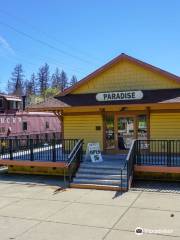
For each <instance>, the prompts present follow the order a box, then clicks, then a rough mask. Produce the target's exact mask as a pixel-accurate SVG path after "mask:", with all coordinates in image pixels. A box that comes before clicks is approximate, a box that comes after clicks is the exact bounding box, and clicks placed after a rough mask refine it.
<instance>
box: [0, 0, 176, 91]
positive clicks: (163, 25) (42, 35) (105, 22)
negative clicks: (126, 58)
mask: <svg viewBox="0 0 180 240" xmlns="http://www.w3.org/2000/svg"><path fill="white" fill-rule="evenodd" d="M179 9H180V1H178V0H171V1H170V0H158V1H157V0H156V1H155V0H151V1H150V0H149V1H143V0H134V1H133V0H131V1H130V0H126V1H122V0H111V1H108V0H106V1H105V0H98V1H97V0H86V1H84V0H76V1H75V0H69V1H68V0H46V1H44V0H31V1H23V0H13V1H12V0H6V1H1V4H0V90H4V89H5V88H6V82H7V80H8V79H9V78H10V74H11V72H12V70H13V68H14V66H15V65H16V64H18V63H22V65H23V68H24V71H25V75H26V78H29V76H30V74H31V73H32V72H35V73H36V72H37V70H38V68H39V67H40V66H41V65H42V64H43V63H45V62H47V63H48V64H49V65H50V69H51V72H53V71H54V69H55V68H56V67H59V68H60V69H64V70H65V71H66V72H67V74H68V76H69V77H71V76H72V74H75V75H76V76H77V77H78V79H81V78H82V77H83V76H85V75H87V74H88V73H90V72H92V71H93V70H95V69H96V68H97V67H100V66H101V65H102V64H104V63H106V62H107V61H109V60H110V59H112V58H113V57H115V56H117V55H118V54H120V53H121V52H124V53H126V54H129V55H132V56H134V57H136V58H139V59H141V60H143V61H146V62H148V63H151V64H153V65H156V66H158V67H161V68H163V69H165V70H168V71H170V72H172V73H174V74H177V75H180V44H179V43H180V31H179V26H180V14H179Z"/></svg>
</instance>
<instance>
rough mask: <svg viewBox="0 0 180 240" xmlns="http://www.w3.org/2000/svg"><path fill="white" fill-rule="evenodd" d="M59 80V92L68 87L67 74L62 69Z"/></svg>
mask: <svg viewBox="0 0 180 240" xmlns="http://www.w3.org/2000/svg"><path fill="white" fill-rule="evenodd" d="M60 82H61V89H60V90H61V92H62V91H64V89H65V88H67V87H68V77H67V74H66V73H65V72H64V71H63V70H62V71H61V73H60Z"/></svg>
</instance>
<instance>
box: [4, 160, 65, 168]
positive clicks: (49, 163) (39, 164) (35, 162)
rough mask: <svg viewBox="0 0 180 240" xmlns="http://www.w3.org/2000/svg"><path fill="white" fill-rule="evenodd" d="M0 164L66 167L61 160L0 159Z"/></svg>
mask: <svg viewBox="0 0 180 240" xmlns="http://www.w3.org/2000/svg"><path fill="white" fill-rule="evenodd" d="M0 165H4V166H24V167H57V168H66V167H67V165H66V163H63V162H38V161H27V160H26V161H22V160H19V161H18V160H0Z"/></svg>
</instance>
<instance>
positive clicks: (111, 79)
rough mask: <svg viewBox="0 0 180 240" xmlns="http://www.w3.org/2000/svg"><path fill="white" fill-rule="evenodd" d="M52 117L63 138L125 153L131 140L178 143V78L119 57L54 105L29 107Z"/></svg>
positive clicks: (179, 115)
mask: <svg viewBox="0 0 180 240" xmlns="http://www.w3.org/2000/svg"><path fill="white" fill-rule="evenodd" d="M30 110H31V111H33V110H36V111H37V110H39V111H53V112H54V113H55V114H56V115H58V116H59V118H60V119H61V120H62V129H63V136H64V138H65V139H66V138H78V139H81V138H83V139H84V142H85V144H84V149H86V146H87V143H92V142H99V143H100V146H101V150H102V151H104V152H119V151H120V152H124V151H127V150H128V149H129V148H130V145H131V142H132V139H178V138H180V78H179V77H178V76H176V75H174V74H171V73H169V72H166V71H164V70H161V69H159V68H157V67H154V66H152V65H150V64H147V63H145V62H142V61H140V60H137V59H135V58H133V57H130V56H128V55H126V54H121V55H120V56H118V57H116V58H115V59H113V60H112V61H110V62H108V63H107V64H105V65H104V66H102V67H101V68H99V69H97V70H96V71H95V72H93V73H91V74H90V75H88V76H87V77H85V78H84V79H82V80H81V81H79V82H78V83H77V84H75V85H74V86H72V87H70V88H68V89H66V90H65V91H64V92H62V93H60V94H59V95H58V96H56V97H55V98H53V99H49V100H47V101H46V102H44V103H40V104H38V105H35V106H31V109H30Z"/></svg>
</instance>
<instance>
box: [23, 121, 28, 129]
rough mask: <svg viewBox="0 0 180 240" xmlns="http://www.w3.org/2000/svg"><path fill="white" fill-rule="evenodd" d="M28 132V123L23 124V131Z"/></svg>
mask: <svg viewBox="0 0 180 240" xmlns="http://www.w3.org/2000/svg"><path fill="white" fill-rule="evenodd" d="M25 130H27V122H23V131H25Z"/></svg>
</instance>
